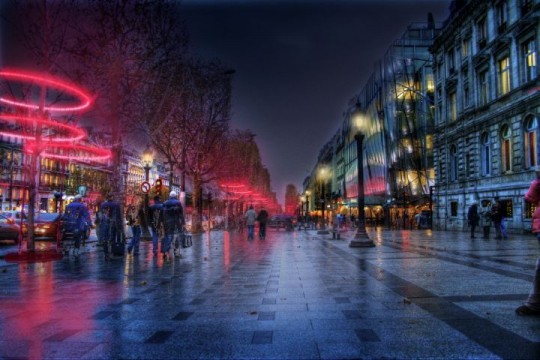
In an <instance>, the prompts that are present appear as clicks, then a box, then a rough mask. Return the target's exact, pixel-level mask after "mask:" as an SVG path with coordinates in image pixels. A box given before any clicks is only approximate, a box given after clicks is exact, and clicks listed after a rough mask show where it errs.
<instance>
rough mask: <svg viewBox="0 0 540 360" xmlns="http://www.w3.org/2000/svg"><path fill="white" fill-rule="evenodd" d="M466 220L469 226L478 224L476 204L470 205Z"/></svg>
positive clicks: (478, 217)
mask: <svg viewBox="0 0 540 360" xmlns="http://www.w3.org/2000/svg"><path fill="white" fill-rule="evenodd" d="M467 220H468V221H469V226H478V220H480V216H478V206H476V205H471V207H470V208H469V213H468V214H467Z"/></svg>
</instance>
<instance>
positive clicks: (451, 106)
mask: <svg viewBox="0 0 540 360" xmlns="http://www.w3.org/2000/svg"><path fill="white" fill-rule="evenodd" d="M448 118H449V119H450V121H456V119H457V97H456V92H455V91H454V92H452V93H450V95H448Z"/></svg>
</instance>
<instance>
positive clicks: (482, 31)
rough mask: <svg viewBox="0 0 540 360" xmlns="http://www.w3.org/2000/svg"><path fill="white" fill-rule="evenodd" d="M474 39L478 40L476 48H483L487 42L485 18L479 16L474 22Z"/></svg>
mask: <svg viewBox="0 0 540 360" xmlns="http://www.w3.org/2000/svg"><path fill="white" fill-rule="evenodd" d="M476 39H477V41H478V49H480V50H481V49H483V48H484V47H485V46H486V42H487V24H486V18H481V19H479V20H478V22H477V23H476Z"/></svg>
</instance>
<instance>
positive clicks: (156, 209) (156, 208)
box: [149, 196, 163, 256]
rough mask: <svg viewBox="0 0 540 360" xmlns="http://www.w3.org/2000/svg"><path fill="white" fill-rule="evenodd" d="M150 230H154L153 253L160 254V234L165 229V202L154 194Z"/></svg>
mask: <svg viewBox="0 0 540 360" xmlns="http://www.w3.org/2000/svg"><path fill="white" fill-rule="evenodd" d="M149 210H150V231H151V232H152V253H153V254H154V256H157V254H158V247H159V235H160V233H161V232H162V231H163V203H162V202H161V198H160V197H159V196H154V199H153V202H152V205H150V208H149Z"/></svg>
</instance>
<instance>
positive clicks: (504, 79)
mask: <svg viewBox="0 0 540 360" xmlns="http://www.w3.org/2000/svg"><path fill="white" fill-rule="evenodd" d="M497 70H498V72H499V74H498V75H499V76H498V80H499V84H498V92H499V95H504V94H506V93H508V92H509V91H510V58H509V57H505V58H502V59H501V60H499V62H498V68H497Z"/></svg>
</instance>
